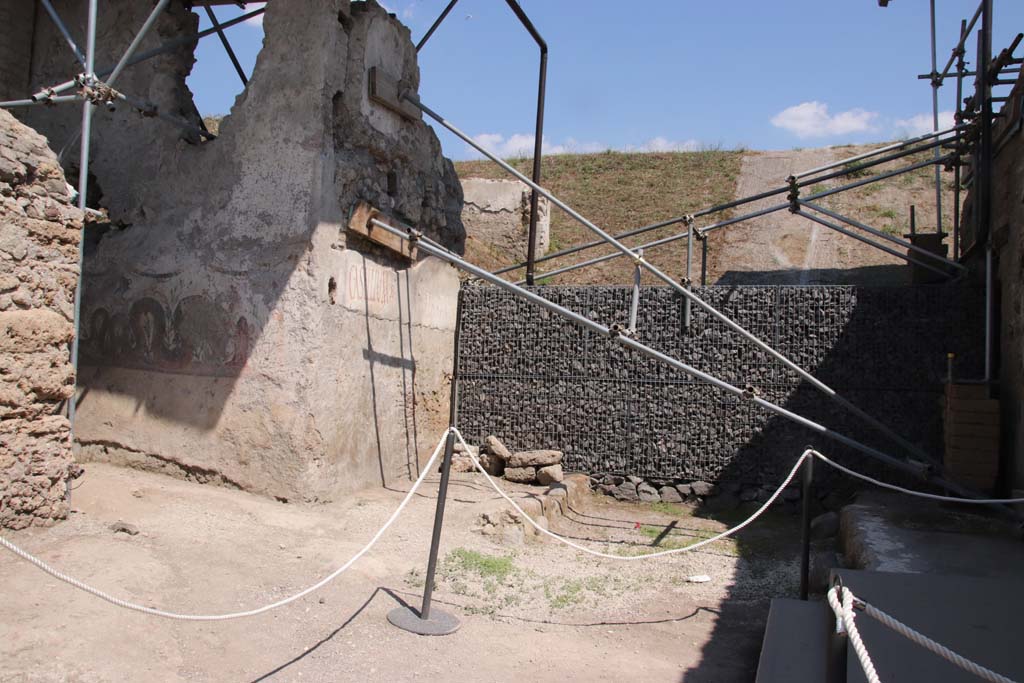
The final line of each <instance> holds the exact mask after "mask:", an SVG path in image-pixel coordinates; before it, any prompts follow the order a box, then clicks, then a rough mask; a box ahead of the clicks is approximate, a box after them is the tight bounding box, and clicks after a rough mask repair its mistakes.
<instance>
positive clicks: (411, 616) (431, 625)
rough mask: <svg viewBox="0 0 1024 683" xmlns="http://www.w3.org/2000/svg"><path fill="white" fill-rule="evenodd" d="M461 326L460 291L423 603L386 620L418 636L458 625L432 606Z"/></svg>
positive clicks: (455, 417)
mask: <svg viewBox="0 0 1024 683" xmlns="http://www.w3.org/2000/svg"><path fill="white" fill-rule="evenodd" d="M461 329H462V290H461V289H460V290H459V298H458V303H457V304H456V306H455V335H454V337H455V342H454V344H453V349H452V388H451V393H450V401H451V404H450V405H449V407H448V436H447V438H446V439H445V442H444V460H443V461H442V463H441V484H440V486H439V487H438V490H437V507H436V508H435V509H434V530H433V533H432V534H431V536H430V554H429V556H428V558H427V577H426V583H425V584H424V586H423V604H422V607H420V610H419V612H417V611H416V610H415V609H413V608H412V607H411V606H405V605H403V606H401V607H396V608H395V609H393V610H391V611H390V612H388V621H389V622H391V624H392V625H394V626H397V627H398V628H400V629H402V630H403V631H409V632H410V633H415V634H417V635H421V636H446V635H448V634H450V633H455V632H456V631H458V630H459V626H461V625H462V624H461V623H460V622H459V620H458V618H457V617H456V616H455V615H453V614H451V613H450V612H445V611H443V610H440V609H432V608H431V601H432V599H433V596H434V575H435V573H436V571H437V553H438V548H439V546H440V544H441V528H442V525H443V523H444V508H445V502H446V500H447V498H448V480H449V478H450V476H451V471H452V452H453V451H454V450H455V427H456V426H457V423H458V421H459V403H458V400H459V336H460V331H461Z"/></svg>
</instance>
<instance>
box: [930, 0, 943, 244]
mask: <svg viewBox="0 0 1024 683" xmlns="http://www.w3.org/2000/svg"><path fill="white" fill-rule="evenodd" d="M930 6H931V23H932V74H934V76H935V78H933V79H932V129H933V130H934V131H936V132H938V130H939V87H940V86H941V85H942V81H941V80H939V78H938V74H937V73H936V72H935V67H936V66H937V64H936V61H935V0H931V1H930ZM941 155H942V150H940V149H939V148H938V147H936V148H935V150H934V151H933V153H932V156H934V157H935V158H936V159H938V158H939V157H940V156H941ZM935 231H936V232H937V233H940V234H941V233H942V168H941V167H939V165H938V164H936V165H935Z"/></svg>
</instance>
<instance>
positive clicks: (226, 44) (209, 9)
mask: <svg viewBox="0 0 1024 683" xmlns="http://www.w3.org/2000/svg"><path fill="white" fill-rule="evenodd" d="M203 9H205V10H206V16H207V17H208V18H209V19H210V23H211V24H212V25H213V28H214V30H215V31H217V35H218V36H220V42H221V45H223V46H224V51H225V52H227V53H228V58H229V59H230V60H231V64H232V65H234V67H235V71H236V72H237V73H238V77H239V78H241V79H242V85H249V79H248V78H246V76H245V71H243V70H242V65H241V64H240V63H239V62H238V57H236V56H235V51H234V50H232V49H231V43H230V42H228V37H227V34H225V33H224V29H223V28H221V25H220V23H219V22H218V21H217V15H215V14H214V13H213V8H212V7H210V3H209V2H206V1H205V0H204V2H203Z"/></svg>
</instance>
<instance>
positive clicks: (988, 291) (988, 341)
mask: <svg viewBox="0 0 1024 683" xmlns="http://www.w3.org/2000/svg"><path fill="white" fill-rule="evenodd" d="M993 280H994V277H993V273H992V240H991V239H989V240H988V241H987V242H985V381H986V382H991V381H992V375H993V371H992V370H993V369H992V355H993V354H992V344H993V343H994V340H995V329H994V318H995V316H993V315H992V300H993V298H994V297H993V292H994V282H993Z"/></svg>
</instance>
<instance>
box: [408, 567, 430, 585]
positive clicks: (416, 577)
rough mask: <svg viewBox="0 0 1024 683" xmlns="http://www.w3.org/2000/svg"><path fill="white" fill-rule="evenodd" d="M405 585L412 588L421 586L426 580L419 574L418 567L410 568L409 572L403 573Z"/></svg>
mask: <svg viewBox="0 0 1024 683" xmlns="http://www.w3.org/2000/svg"><path fill="white" fill-rule="evenodd" d="M404 581H405V585H407V586H411V587H412V588H423V586H424V585H425V584H426V582H427V580H426V579H425V578H424V577H423V575H422V574H420V570H419V569H410V570H409V573H408V574H406V575H405V579H404Z"/></svg>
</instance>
